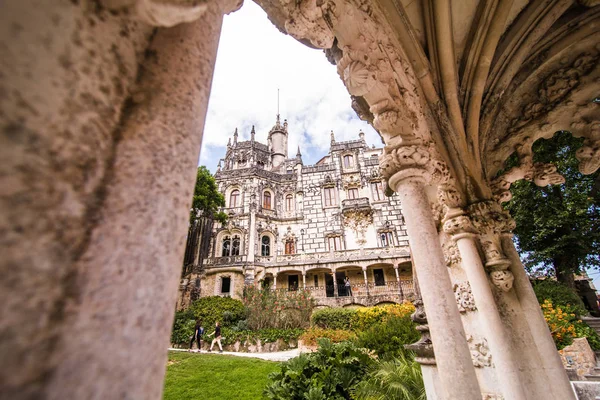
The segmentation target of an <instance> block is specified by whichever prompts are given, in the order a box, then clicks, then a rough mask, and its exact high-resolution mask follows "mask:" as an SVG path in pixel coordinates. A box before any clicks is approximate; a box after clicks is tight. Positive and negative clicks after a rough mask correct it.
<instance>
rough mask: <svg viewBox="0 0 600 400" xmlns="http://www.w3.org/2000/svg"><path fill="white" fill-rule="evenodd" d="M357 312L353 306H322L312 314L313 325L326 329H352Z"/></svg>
mask: <svg viewBox="0 0 600 400" xmlns="http://www.w3.org/2000/svg"><path fill="white" fill-rule="evenodd" d="M356 312H357V310H356V309H352V308H322V309H320V310H316V311H315V312H314V313H313V314H312V317H311V320H312V325H313V326H317V327H319V328H325V329H350V328H351V325H352V323H351V322H352V319H353V318H354V315H355V314H356Z"/></svg>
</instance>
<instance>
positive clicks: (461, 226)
mask: <svg viewBox="0 0 600 400" xmlns="http://www.w3.org/2000/svg"><path fill="white" fill-rule="evenodd" d="M444 232H446V233H447V234H449V235H452V236H454V235H458V234H464V233H471V234H474V233H476V232H477V230H476V229H475V227H474V226H473V223H472V222H471V218H469V216H468V215H465V214H464V212H463V211H462V210H460V209H455V210H450V211H448V213H447V214H446V218H445V219H444Z"/></svg>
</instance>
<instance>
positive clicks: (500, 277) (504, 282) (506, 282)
mask: <svg viewBox="0 0 600 400" xmlns="http://www.w3.org/2000/svg"><path fill="white" fill-rule="evenodd" d="M490 278H492V283H493V284H494V285H495V286H496V287H497V288H499V289H501V290H503V291H505V292H508V291H509V290H510V289H511V288H512V285H513V281H514V280H515V277H514V276H513V274H512V272H510V271H508V270H499V271H492V272H490Z"/></svg>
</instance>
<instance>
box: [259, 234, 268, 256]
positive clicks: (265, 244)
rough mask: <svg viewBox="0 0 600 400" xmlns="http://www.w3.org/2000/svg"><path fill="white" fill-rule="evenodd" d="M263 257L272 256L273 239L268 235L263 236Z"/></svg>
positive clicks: (261, 251)
mask: <svg viewBox="0 0 600 400" xmlns="http://www.w3.org/2000/svg"><path fill="white" fill-rule="evenodd" d="M260 255H261V256H270V255H271V238H270V237H269V236H267V235H265V236H263V237H262V239H261V250H260Z"/></svg>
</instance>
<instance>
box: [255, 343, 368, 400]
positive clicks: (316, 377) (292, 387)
mask: <svg viewBox="0 0 600 400" xmlns="http://www.w3.org/2000/svg"><path fill="white" fill-rule="evenodd" d="M373 362H374V360H373V358H372V357H371V356H370V355H369V354H368V353H367V351H366V350H365V349H360V348H358V347H356V346H354V345H353V344H352V343H350V342H343V343H337V344H334V343H331V341H329V340H327V339H322V340H320V341H319V348H318V350H317V351H316V352H314V353H309V354H301V355H300V356H298V357H296V358H292V359H291V360H289V361H287V362H285V363H283V364H282V365H281V370H280V371H279V372H275V373H271V374H270V375H269V379H270V381H271V382H270V383H269V384H268V385H267V387H266V388H265V391H264V394H265V396H266V397H267V398H269V399H272V400H290V399H306V400H316V399H321V400H343V399H348V400H349V399H351V397H350V393H351V392H352V391H353V388H354V386H355V385H356V384H357V383H358V382H360V380H361V379H362V377H363V376H364V374H365V372H366V371H367V369H368V368H369V366H370V365H372V364H373Z"/></svg>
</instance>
